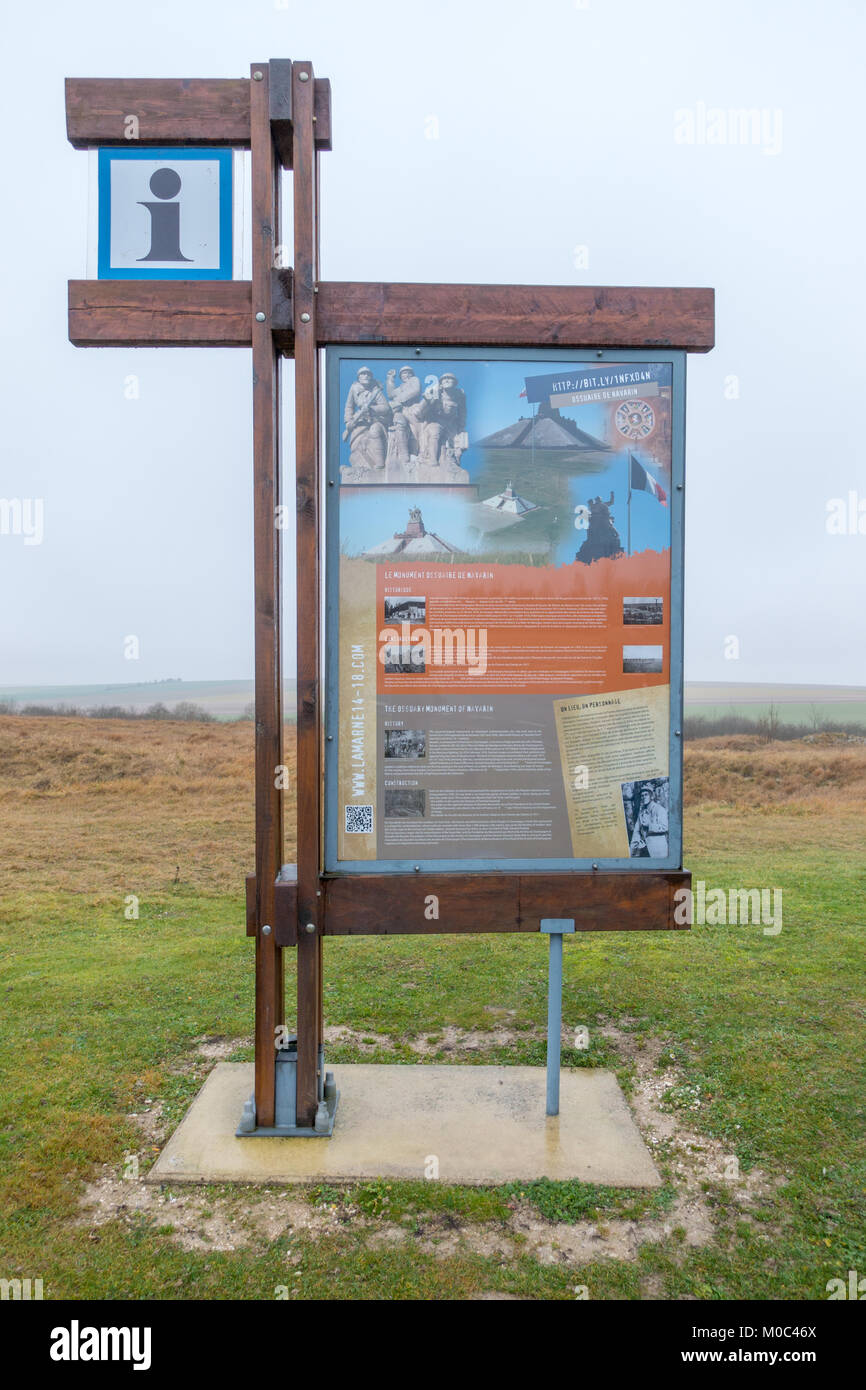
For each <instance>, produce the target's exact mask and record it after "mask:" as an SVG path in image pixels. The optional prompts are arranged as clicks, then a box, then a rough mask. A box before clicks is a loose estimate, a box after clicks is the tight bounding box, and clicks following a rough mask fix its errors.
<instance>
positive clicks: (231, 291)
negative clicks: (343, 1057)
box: [66, 59, 714, 1135]
mask: <svg viewBox="0 0 866 1390" xmlns="http://www.w3.org/2000/svg"><path fill="white" fill-rule="evenodd" d="M66 112H67V134H68V138H69V140H70V141H71V143H72V144H73V145H74V146H75V147H76V148H78V149H88V148H99V149H101V150H111V149H120V148H129V145H130V143H131V142H132V141H134V142H135V145H136V148H139V149H141V150H145V149H147V147H154V149H159V150H160V151H161V152H163V151H164V150H165V149H166V148H168V147H178V148H180V149H188V148H190V147H201V148H206V147H211V148H214V149H216V148H219V147H227V148H232V149H241V150H244V149H249V150H250V151H251V167H252V279H251V280H241V279H217V278H212V279H184V278H177V277H176V276H175V277H173V278H166V279H159V278H135V279H124V278H120V276H122V272H119V273H118V275H119V278H115V279H98V280H73V281H70V283H69V337H70V340H71V342H72V343H74V344H75V345H77V346H81V347H159V346H166V347H181V346H188V347H203V346H207V347H251V348H252V366H253V486H254V501H255V510H254V529H255V668H256V669H255V681H256V694H255V804H256V855H255V875H254V876H252V875H251V876H250V877H249V878H248V879H247V933H248V935H250V936H253V937H254V938H255V942H256V965H255V1093H254V1098H253V1104H251V1105H250V1106H249V1107H248V1114H247V1118H246V1123H245V1126H243V1125H242V1130H241V1131H240V1132H248V1133H255V1134H263V1133H264V1134H267V1133H270V1134H275V1133H276V1134H286V1135H290V1134H298V1135H314V1134H322V1133H329V1132H330V1130H331V1127H332V1125H333V1111H334V1104H335V1101H334V1096H333V1093H332V1089H331V1090H330V1091H329V1093H328V1095H327V1096H326V1088H325V1074H324V1064H323V1016H322V943H323V939H324V937H325V936H345V935H359V934H373V935H377V934H395V933H413V934H418V933H442V932H445V933H457V934H462V933H470V932H509V931H520V932H534V933H538V932H539V930H540V923H541V920H542V919H549V918H572V917H573V918H574V919H575V922H576V929H577V930H578V931H614V930H616V931H623V930H626V931H637V930H667V929H675V928H678V927H681V926H684V925H686V924H685V923H684V922H683V923H681V922H679V921H677V920H675V917H674V909H675V903H676V901H678V900H677V899H675V894H676V893H677V891H678V890H681V889H683V888H685V889H688V888H689V885H690V882H691V877H690V874H689V873H688V872H687V871H684V870H683V869H682V868H676V869H665V870H653V871H651V872H646V871H642V872H638V871H629V870H628V869H622V870H613V871H601V872H594V871H592V870H590V871H587V872H575V871H558V872H550V871H547V870H542V871H537V872H536V871H524V870H521V871H519V872H472V873H464V872H453V871H449V872H441V873H437V872H430V871H425V872H423V873H413V874H411V875H409V876H407V875H405V874H394V873H377V872H373V873H369V872H368V873H355V872H334V871H329V872H325V871H324V868H323V864H324V859H323V827H322V812H323V741H324V728H323V703H324V702H323V690H322V668H323V659H322V658H323V651H322V645H323V644H322V634H321V631H320V617H319V615H320V612H321V599H322V555H323V548H322V505H321V480H322V449H321V440H320V394H321V391H320V380H319V371H320V350H321V349H323V348H326V347H333V346H338V345H351V346H357V347H359V348H362V347H363V345H365V344H369V345H376V346H377V347H378V348H382V347H383V346H388V345H393V346H394V348H395V350H396V349H397V348H400V349H402V351H404V352H406V351H409V348H407V346H406V345H411V344H414V343H417V342H423V343H425V344H433V345H436V344H438V345H442V346H454V347H458V346H459V347H461V348H475V349H477V348H480V347H490V348H503V347H508V348H518V347H520V348H528V349H538V348H550V347H557V348H563V349H565V348H568V349H593V350H595V352H596V353H597V355H598V356H599V357H604V356H606V355H607V354H608V353H609V351H610V350H611V349H617V350H626V349H641V350H644V349H649V350H652V349H678V350H682V351H685V352H707V351H709V350H710V349H711V348H712V346H713V334H714V301H713V291H712V290H710V289H686V288H667V289H652V288H610V287H585V286H574V285H566V286H551V285H541V286H527V285H448V284H391V283H370V284H366V283H354V282H333V281H327V280H321V279H320V278H319V217H318V162H319V154H320V153H321V152H322V151H326V150H329V149H330V148H331V93H330V84H329V82H328V81H327V80H324V79H320V78H317V77H315V75H314V72H313V67H312V64H311V63H309V62H291V61H289V60H283V59H278V60H271V61H270V62H268V63H254V64H253V65H252V66H251V69H250V76H249V78H243V79H240V78H238V79H213V80H210V79H190V80H187V79H183V80H182V79H165V80H162V79H157V80H140V79H130V80H116V81H115V80H106V79H68V80H67V83H66ZM283 170H291V172H292V178H293V213H294V217H293V226H294V230H293V237H294V255H293V265H292V268H291V269H286V268H283V258H282V256H281V255H279V254H278V248H279V247H280V244H281V243H280V202H281V198H280V192H281V175H282V171H283ZM158 196H163V192H162V191H159V192H158V193H157V194H155V197H158ZM281 356H287V357H293V358H294V363H295V502H296V513H297V612H298V626H297V807H298V812H297V814H298V822H297V825H298V831H297V864H296V865H285V864H284V862H283V860H284V853H283V845H284V835H283V808H282V793H281V791H280V790H278V783H279V778H278V776H277V773H278V770H279V769H280V768H281V767H282V766H283V765H284V761H285V760H284V754H283V709H282V663H281V614H280V593H281V588H280V529H279V526H278V524H277V517H278V516H279V515H280V512H279V509H280V508H281V506H282V494H281V483H280V439H279V418H280V410H279V403H280V375H279V366H280V363H279V359H280V357H281ZM431 894H432V895H435V896H436V897H437V898H438V912H439V915H438V918H437V919H436V920H429V919H428V918H427V917H426V916H425V913H424V910H423V905H424V902H425V900H427V899H428V898H429V895H431ZM288 948H291V949H294V950H296V952H297V1011H296V1029H297V1047H296V1066H295V1065H294V1064H293V1066H292V1067H291V1069H290V1070H291V1072H292V1078H291V1080H292V1085H291V1088H290V1092H284V1093H283V1095H282V1098H281V1100H278V1095H277V1092H278V1072H279V1073H280V1075H281V1076H288V1069H287V1070H286V1071H285V1072H283V1070H282V1069H281V1068H278V1059H279V1057H280V1051H279V1046H278V1041H279V1039H280V1037H281V1036H282V1037H283V1038H284V1037H285V1027H284V1025H285V998H284V980H283V951H284V950H286V949H288ZM294 1056H295V1054H294V1050H293V1063H294ZM287 1096H288V1099H287ZM287 1104H288V1105H289V1106H290V1110H291V1113H290V1114H287V1111H286V1106H287Z"/></svg>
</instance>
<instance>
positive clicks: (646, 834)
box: [621, 777, 670, 859]
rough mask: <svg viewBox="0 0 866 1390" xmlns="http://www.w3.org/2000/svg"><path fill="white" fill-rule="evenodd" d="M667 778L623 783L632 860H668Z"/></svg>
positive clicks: (623, 801) (649, 778)
mask: <svg viewBox="0 0 866 1390" xmlns="http://www.w3.org/2000/svg"><path fill="white" fill-rule="evenodd" d="M669 789H670V783H669V779H668V778H667V777H648V778H646V779H645V780H644V781H639V782H623V783H622V788H621V790H622V809H623V815H624V816H625V824H626V830H627V831H628V840H629V855H630V857H631V858H632V859H666V858H667V855H668V800H669Z"/></svg>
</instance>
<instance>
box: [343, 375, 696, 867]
mask: <svg viewBox="0 0 866 1390" xmlns="http://www.w3.org/2000/svg"><path fill="white" fill-rule="evenodd" d="M384 353H385V350H384V349H374V350H373V352H372V353H369V352H367V353H366V354H365V353H364V350H363V349H360V348H353V349H341V350H337V349H330V350H329V354H328V356H329V361H328V397H327V401H328V404H327V409H328V451H327V460H326V473H327V482H328V487H327V489H326V491H327V496H328V514H327V560H326V582H327V591H328V604H327V625H326V645H327V652H328V661H327V672H326V687H327V733H328V742H327V744H326V749H327V752H326V868H327V869H329V870H330V871H339V870H340V868H341V867H342V868H343V869H347V870H348V869H349V868H351V869H352V870H353V871H354V870H356V869H358V868H361V869H363V868H369V869H371V870H374V869H379V870H381V869H383V868H384V869H388V868H399V869H409V870H411V869H412V868H414V867H416V866H420V867H425V868H442V869H445V868H467V867H471V866H475V867H482V866H491V867H493V866H496V867H500V866H501V867H509V866H515V867H516V866H522V867H537V868H542V867H548V866H554V865H555V866H557V867H562V866H569V865H570V866H573V867H583V866H584V865H588V864H590V863H592V862H598V863H599V864H601V865H603V866H604V867H610V866H613V867H616V866H622V867H629V868H633V867H641V866H645V867H647V868H653V867H657V868H668V867H676V866H677V865H678V864H679V854H680V843H681V835H680V807H681V793H680V766H681V761H680V755H679V744H678V741H677V740H676V738H675V732H674V728H673V722H674V720H675V721H676V723H677V724H678V723H679V710H680V707H681V706H680V701H681V591H680V589H681V577H682V567H681V563H680V558H681V505H682V499H681V494H680V492H679V491H678V488H677V483H678V480H679V477H680V470H681V466H682V440H681V419H682V409H683V401H682V393H683V375H684V372H683V362H682V354H676V353H669V354H663V355H661V356H660V357H656V356H653V357H641V356H640V355H638V354H635V353H630V354H626V353H623V354H622V355H621V356H618V357H617V360H613V354H611V360H609V361H608V360H605V361H603V362H600V361H598V360H597V358H596V355H595V354H593V355H592V358H591V359H590V358H589V357H588V356H587V357H586V360H581V356H580V354H577V355H576V356H575V357H573V358H565V357H564V356H563V355H562V354H556V355H552V354H551V355H546V354H544V353H539V354H526V355H520V354H518V353H517V352H516V351H511V352H502V353H501V354H497V353H495V352H494V351H493V350H491V351H489V352H487V353H483V352H482V353H479V352H475V351H472V350H470V349H463V350H461V349H448V350H447V353H446V350H444V349H439V350H435V349H414V348H413V349H411V350H410V351H409V352H404V353H403V354H402V355H400V354H397V353H395V354H392V355H384ZM672 682H673V685H672Z"/></svg>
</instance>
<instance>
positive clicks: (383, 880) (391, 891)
mask: <svg viewBox="0 0 866 1390" xmlns="http://www.w3.org/2000/svg"><path fill="white" fill-rule="evenodd" d="M690 886H691V874H690V873H689V872H687V871H685V870H681V869H680V870H673V871H670V872H652V873H635V872H629V871H628V870H625V871H623V872H621V873H620V872H616V873H596V874H592V873H589V874H587V873H547V872H540V873H531V874H486V873H478V874H468V873H467V874H463V873H447V874H427V873H425V874H412V875H410V876H407V875H406V874H339V875H334V876H333V877H331V878H328V877H325V878H323V879H322V903H323V908H322V912H323V918H324V933H325V935H326V936H391V935H394V936H405V935H410V936H414V935H425V934H427V935H430V934H433V933H443V932H444V933H450V932H454V933H458V934H466V935H468V934H471V933H473V932H513V931H516V932H537V931H538V930H539V922H540V921H541V918H542V917H573V918H574V921H575V928H576V930H577V931H687V930H688V926H687V924H685V923H683V924H680V923H677V922H675V921H674V909H675V907H676V905H677V904H676V902H675V900H674V894H675V892H676V890H677V889H678V888H689V887H690ZM434 910H435V911H436V912H438V916H432V915H430V914H431V913H432V912H433V911H434Z"/></svg>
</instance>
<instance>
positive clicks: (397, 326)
mask: <svg viewBox="0 0 866 1390" xmlns="http://www.w3.org/2000/svg"><path fill="white" fill-rule="evenodd" d="M713 305H714V292H713V290H711V289H679V288H672V289H635V288H621V287H619V286H602V287H591V286H586V285H433V284H430V285H427V284H387V283H385V284H372V283H371V284H365V283H363V282H359V283H352V282H349V281H336V280H325V281H323V283H322V284H320V285H319V294H318V317H319V341H320V342H322V343H342V344H353V343H395V344H397V343H401V344H402V343H416V342H417V343H449V344H451V343H453V344H457V343H461V344H464V343H465V344H467V345H472V344H477V345H482V346H495V345H497V344H501V345H503V346H507V347H596V348H608V347H610V348H647V347H664V348H684V349H685V350H686V351H689V352H709V350H710V348H711V347H712V346H713V341H714V308H713Z"/></svg>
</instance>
